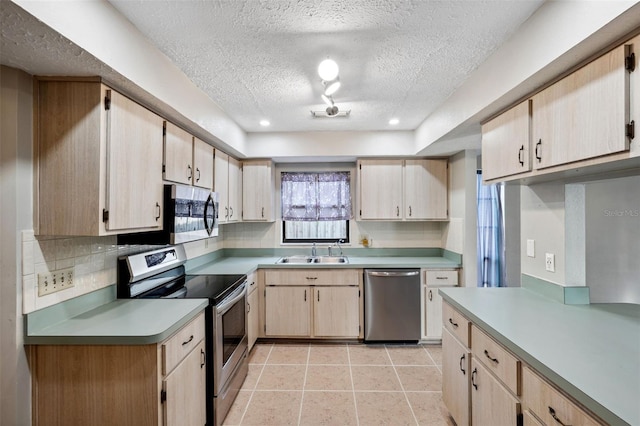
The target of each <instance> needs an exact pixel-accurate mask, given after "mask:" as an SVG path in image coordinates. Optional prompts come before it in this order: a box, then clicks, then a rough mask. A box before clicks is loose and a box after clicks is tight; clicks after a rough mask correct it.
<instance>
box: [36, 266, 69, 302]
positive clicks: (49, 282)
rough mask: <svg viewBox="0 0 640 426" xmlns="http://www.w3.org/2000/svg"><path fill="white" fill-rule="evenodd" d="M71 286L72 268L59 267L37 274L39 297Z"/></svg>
mask: <svg viewBox="0 0 640 426" xmlns="http://www.w3.org/2000/svg"><path fill="white" fill-rule="evenodd" d="M73 286H74V283H73V268H67V269H60V270H57V271H53V272H49V273H48V274H38V296H39V297H40V296H46V295H47V294H51V293H55V292H57V291H61V290H66V289H68V288H71V287H73Z"/></svg>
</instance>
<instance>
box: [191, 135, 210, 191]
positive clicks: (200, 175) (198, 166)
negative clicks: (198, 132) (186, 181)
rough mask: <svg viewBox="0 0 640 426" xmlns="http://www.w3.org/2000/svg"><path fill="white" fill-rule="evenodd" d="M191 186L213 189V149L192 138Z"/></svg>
mask: <svg viewBox="0 0 640 426" xmlns="http://www.w3.org/2000/svg"><path fill="white" fill-rule="evenodd" d="M193 184H194V185H195V186H199V187H201V188H205V189H212V188H213V147H212V146H211V145H209V144H208V143H206V142H203V141H201V140H200V139H198V138H193Z"/></svg>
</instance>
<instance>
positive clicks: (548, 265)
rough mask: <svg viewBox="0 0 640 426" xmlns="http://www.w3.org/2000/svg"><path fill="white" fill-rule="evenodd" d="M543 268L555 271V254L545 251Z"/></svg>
mask: <svg viewBox="0 0 640 426" xmlns="http://www.w3.org/2000/svg"><path fill="white" fill-rule="evenodd" d="M544 261H545V269H546V270H547V271H549V272H555V271H556V255H555V254H552V253H545V258H544Z"/></svg>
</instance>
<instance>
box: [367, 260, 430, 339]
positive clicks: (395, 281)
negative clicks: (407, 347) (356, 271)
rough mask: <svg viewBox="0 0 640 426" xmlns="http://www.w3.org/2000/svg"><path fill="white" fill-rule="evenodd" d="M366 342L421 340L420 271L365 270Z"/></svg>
mask: <svg viewBox="0 0 640 426" xmlns="http://www.w3.org/2000/svg"><path fill="white" fill-rule="evenodd" d="M364 340H365V342H416V341H418V340H420V269H365V270H364Z"/></svg>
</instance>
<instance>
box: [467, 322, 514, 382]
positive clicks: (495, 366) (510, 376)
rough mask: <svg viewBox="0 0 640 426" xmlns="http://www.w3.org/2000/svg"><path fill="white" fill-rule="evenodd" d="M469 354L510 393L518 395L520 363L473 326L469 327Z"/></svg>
mask: <svg viewBox="0 0 640 426" xmlns="http://www.w3.org/2000/svg"><path fill="white" fill-rule="evenodd" d="M471 353H472V354H473V356H474V357H475V358H476V359H477V360H479V361H480V362H482V363H483V364H484V365H485V366H486V367H487V370H489V371H491V372H492V373H493V374H495V376H496V377H497V378H498V379H500V380H501V381H502V383H504V384H505V385H506V386H507V388H509V389H510V390H511V392H513V393H514V394H515V395H520V389H521V388H520V361H519V360H518V359H517V358H516V357H515V356H513V355H511V353H510V352H508V351H507V350H506V349H505V348H503V347H502V346H501V345H500V344H499V343H498V342H496V341H495V340H493V339H492V338H491V337H489V336H488V335H487V334H485V333H484V332H483V331H481V330H480V329H479V328H478V327H476V326H475V325H472V326H471Z"/></svg>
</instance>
